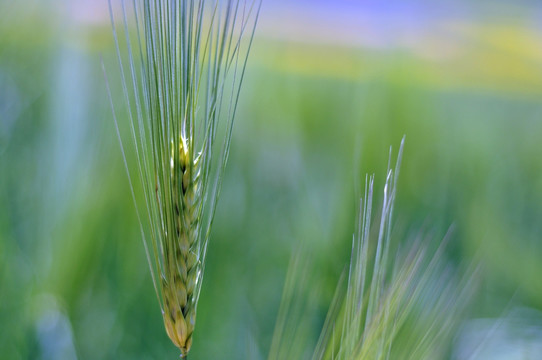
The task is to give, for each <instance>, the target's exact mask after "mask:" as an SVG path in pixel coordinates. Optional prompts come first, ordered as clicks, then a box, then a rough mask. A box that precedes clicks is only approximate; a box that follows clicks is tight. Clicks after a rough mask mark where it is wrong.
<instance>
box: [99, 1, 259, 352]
mask: <svg viewBox="0 0 542 360" xmlns="http://www.w3.org/2000/svg"><path fill="white" fill-rule="evenodd" d="M111 1H112V0H110V1H109V9H110V14H111V23H112V28H113V36H114V39H115V44H116V49H117V55H118V59H119V65H120V75H121V78H122V96H123V98H124V101H125V103H126V104H127V111H128V118H129V121H128V122H127V123H126V124H124V123H122V121H117V120H116V119H117V116H115V124H116V127H117V133H118V136H119V140H120V141H119V142H120V144H121V149H122V152H123V156H124V161H125V165H126V168H127V171H128V177H129V180H130V186H131V189H132V196H133V198H134V202H135V204H136V210H137V215H138V218H139V221H140V223H141V232H142V236H143V239H144V245H145V250H146V254H147V260H148V262H149V266H150V270H151V274H152V278H153V282H154V287H155V291H156V295H157V297H158V300H159V302H160V305H161V308H162V315H163V320H164V326H165V329H166V333H167V335H168V336H169V338H170V339H171V341H172V342H173V343H174V344H175V345H176V346H177V347H178V348H179V349H180V351H181V356H182V357H186V356H187V354H188V352H189V351H190V347H191V345H192V339H193V333H194V329H195V324H196V313H197V304H198V298H199V294H200V290H201V284H202V279H203V273H204V270H205V255H206V252H207V244H208V240H209V234H210V230H211V225H212V223H213V219H214V213H215V209H216V204H217V200H218V197H219V193H220V186H221V183H222V176H223V172H224V168H225V166H226V162H227V159H228V154H229V147H230V142H231V137H232V130H233V121H234V118H235V113H236V108H237V103H238V100H239V94H240V89H241V83H242V81H243V78H244V74H245V68H246V62H247V58H248V53H249V51H250V47H251V45H252V40H253V37H254V29H255V26H256V23H257V19H258V14H259V10H260V6H261V2H260V0H214V1H213V0H169V1H167V0H133V1H132V3H131V5H132V6H131V7H130V8H128V6H127V5H126V3H125V1H124V0H120V4H121V6H122V13H121V14H122V21H121V22H120V23H121V24H122V25H123V31H124V40H123V41H120V39H119V35H118V29H117V26H116V25H117V24H118V23H119V21H117V20H115V16H114V12H113V6H112V4H111ZM129 14H130V15H132V16H129ZM134 34H135V36H133V35H134ZM243 39H245V40H243ZM123 47H126V50H127V51H126V53H127V55H126V56H123V53H124V52H123V51H122V49H121V48H123ZM108 92H109V93H110V98H112V96H111V92H110V90H109V86H108ZM111 103H112V104H113V101H112V100H111ZM119 119H120V118H119ZM217 140H219V141H218V143H217ZM217 145H218V146H217ZM133 158H135V160H131V159H133Z"/></svg>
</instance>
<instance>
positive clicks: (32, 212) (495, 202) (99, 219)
mask: <svg viewBox="0 0 542 360" xmlns="http://www.w3.org/2000/svg"><path fill="white" fill-rule="evenodd" d="M104 2H105V1H104ZM29 3H31V4H32V6H30V5H29V6H28V7H27V8H25V6H24V5H23V6H18V5H16V4H15V3H14V2H9V1H8V2H6V3H4V4H2V3H0V358H1V359H76V358H77V359H158V358H162V359H166V358H171V359H173V358H175V357H177V356H178V352H177V350H176V349H175V348H174V346H173V345H171V344H170V341H169V339H168V338H167V336H166V334H165V331H164V330H163V325H162V320H161V316H160V313H159V308H158V304H157V301H156V297H155V294H154V291H153V288H152V281H151V278H150V276H149V271H148V266H147V262H146V260H145V254H144V251H143V246H142V241H141V237H140V233H139V227H138V224H137V220H136V215H135V210H134V207H133V204H132V201H131V195H130V190H129V186H128V180H127V177H126V174H125V170H124V165H123V162H122V154H121V151H120V147H119V145H118V141H117V137H116V133H115V128H114V122H113V118H112V113H111V109H110V105H109V100H108V97H107V95H106V91H105V80H104V75H103V72H102V65H101V59H102V58H103V62H104V64H105V67H106V69H107V76H108V80H109V82H110V84H111V86H112V88H113V92H114V93H118V92H119V91H120V79H119V76H118V73H117V63H116V55H115V53H114V47H113V41H112V36H111V29H110V26H109V24H108V22H107V21H108V20H107V13H105V19H103V16H102V15H103V13H101V12H97V14H95V15H92V16H91V15H89V12H90V10H88V9H87V10H85V11H83V10H81V11H82V12H81V13H77V12H75V13H74V12H70V11H74V9H77V6H76V5H67V4H69V3H61V2H52V1H50V2H47V3H46V4H45V3H44V4H41V5H39V4H38V3H37V2H31V1H30V2H29ZM346 3H348V4H350V2H346ZM82 4H83V3H82ZM533 4H534V2H533V3H532V4H530V3H526V4H524V5H522V6H517V7H513V8H512V7H510V9H508V8H507V7H506V6H505V5H501V6H500V7H499V8H498V9H500V10H499V12H496V13H493V12H491V11H489V10H487V9H486V8H485V7H483V6H480V8H478V9H477V10H476V11H474V10H473V12H472V13H471V12H465V13H461V14H463V15H461V16H459V15H458V16H456V17H451V18H443V19H442V21H441V22H435V23H436V24H433V25H431V26H428V27H427V28H423V27H422V28H421V30H420V31H418V32H408V31H406V30H405V33H403V35H405V36H404V38H403V37H401V40H400V41H383V42H384V43H383V44H370V43H367V42H364V41H360V42H358V41H357V40H356V39H358V37H357V35H358V34H359V38H360V39H362V38H363V39H367V38H371V37H370V36H369V35H367V34H366V33H365V34H364V33H361V32H359V33H358V29H350V28H349V27H348V26H344V28H340V29H338V28H337V27H329V28H327V27H325V26H331V25H329V24H328V23H326V22H319V21H320V20H319V18H318V17H317V15H314V14H313V15H314V16H315V17H316V18H315V19H313V20H311V18H309V15H310V14H312V12H311V11H307V14H309V15H307V18H302V16H303V14H305V12H303V11H300V9H303V7H304V6H309V5H307V4H304V3H302V2H300V3H299V5H298V7H299V8H298V9H297V10H296V11H293V10H291V12H289V13H288V14H290V17H286V18H285V19H286V20H283V22H280V21H279V20H280V16H281V14H282V13H281V12H280V11H279V10H277V8H275V7H273V6H272V5H269V6H268V7H266V6H264V8H263V12H264V13H263V15H262V16H263V17H262V24H261V25H262V26H261V28H260V30H259V31H258V33H257V36H256V39H255V43H254V48H253V52H252V55H251V58H250V62H249V66H248V69H247V74H246V80H245V83H244V88H243V91H242V99H241V102H240V107H239V112H238V117H237V120H236V128H235V131H234V139H233V145H232V150H231V156H230V159H229V163H228V169H227V171H226V175H225V179H224V185H223V189H222V195H221V200H220V203H219V206H218V210H217V217H216V221H215V224H214V228H213V233H212V239H211V242H210V247H209V252H208V259H207V267H206V273H205V280H204V284H203V289H202V294H201V300H200V305H199V308H198V323H197V327H196V336H195V338H194V345H193V351H192V352H191V357H192V358H193V359H217V358H220V359H238V358H246V357H247V354H248V353H249V352H248V349H249V348H250V347H251V346H253V343H254V342H256V344H257V345H258V346H259V350H260V352H261V354H262V357H265V356H264V355H263V354H265V353H266V351H267V349H268V347H269V346H270V338H271V335H272V331H273V327H274V322H275V318H276V315H277V311H278V305H279V303H280V299H281V291H282V284H283V281H284V277H285V274H286V271H287V266H288V260H289V258H290V255H291V253H292V251H293V249H294V248H295V247H296V245H297V244H298V243H299V242H300V241H308V242H309V244H310V245H311V247H312V248H313V255H314V258H315V260H314V261H315V264H316V265H315V267H316V268H317V271H316V273H317V277H318V278H319V282H320V285H321V289H320V290H321V291H320V293H319V294H320V295H319V296H320V298H319V300H318V309H319V312H317V313H315V315H314V324H315V326H314V334H315V336H317V335H318V332H319V330H318V329H319V327H320V325H321V323H322V321H323V317H324V316H325V312H326V309H327V306H328V304H329V301H330V299H331V297H332V294H333V291H334V289H335V284H336V282H337V279H338V277H339V275H340V273H341V271H342V270H343V268H344V266H345V264H346V263H347V261H348V257H349V255H350V242H351V239H352V235H351V234H352V232H353V230H354V219H355V210H356V193H357V192H358V190H359V188H360V187H361V183H360V180H359V179H364V174H365V173H366V172H370V173H373V172H374V173H375V174H376V182H377V183H378V184H382V183H383V181H384V175H385V168H386V165H387V161H388V150H389V146H390V145H392V146H393V147H394V149H396V148H397V147H398V145H399V143H400V140H401V138H402V136H403V135H406V147H405V153H404V161H403V166H402V169H401V175H400V181H399V194H398V202H397V207H396V210H395V213H396V217H395V218H396V239H397V241H400V240H401V239H402V238H403V237H404V235H405V234H410V233H415V232H417V231H418V230H419V229H425V230H427V231H430V232H432V233H434V234H435V236H433V237H432V238H434V239H435V240H438V239H440V238H442V236H443V235H444V234H445V233H446V232H447V230H448V229H449V228H450V226H452V225H453V232H452V236H451V238H450V240H449V245H448V248H447V258H448V259H449V260H450V262H451V263H452V264H455V266H457V268H459V269H461V268H462V267H464V266H465V264H468V263H470V262H473V261H474V262H477V263H480V264H481V271H480V274H479V276H478V280H477V284H478V285H477V292H476V295H475V297H474V300H473V301H472V304H471V306H470V307H469V310H468V315H469V317H470V318H471V319H480V318H496V317H500V316H503V315H508V314H509V313H510V312H512V313H514V314H519V315H517V317H516V318H514V319H515V320H514V321H515V323H514V324H516V325H517V324H519V325H517V326H516V328H514V327H506V329H505V330H507V331H505V334H504V335H503V334H501V333H499V332H498V331H497V332H495V333H496V334H497V335H499V334H501V335H502V337H503V340H502V341H500V342H499V344H500V345H499V346H504V349H505V350H502V351H501V354H500V355H501V356H502V354H512V355H510V357H507V359H516V358H517V359H522V357H513V356H515V355H514V354H517V353H520V354H521V353H522V352H521V351H522V350H521V349H525V348H527V349H529V350H528V351H533V350H532V349H540V348H541V347H542V345H541V344H542V281H541V276H542V145H541V143H542V29H541V28H540V26H539V25H538V26H536V23H537V22H536V19H537V18H538V19H540V16H538V17H537V16H536V14H537V13H538V14H542V9H541V8H540V6H535V5H533ZM81 6H82V8H83V9H86V8H85V7H84V6H83V5H81ZM86 6H87V7H89V9H90V5H86ZM319 6H322V7H324V8H325V4H324V5H322V4H320V5H319ZM433 7H434V5H433ZM72 8H73V9H72ZM67 9H68V10H69V11H68V10H67ZM421 9H423V8H421ZM266 11H267V13H266ZM382 11H384V13H385V10H382ZM420 11H421V10H420ZM74 14H75V15H74ZM333 14H335V16H337V15H336V12H333ZM398 14H399V15H397V19H401V16H400V14H401V12H400V11H399V12H398ZM296 17H300V18H299V22H298V23H297V22H295V21H294V20H292V19H295V18H296ZM311 21H312V22H311ZM360 21H362V20H360ZM412 21H413V22H415V21H414V20H412ZM308 23H311V24H312V25H311V26H313V27H314V29H315V31H314V33H312V35H313V36H312V37H311V36H310V35H311V34H310V33H311V31H309V30H310V26H309V25H307V24H308ZM338 23H340V21H339V22H338ZM539 23H540V21H538V24H539ZM382 26H384V25H382ZM406 28H408V29H409V27H406ZM303 29H304V31H301V30H303ZM360 29H361V30H363V29H364V27H363V26H361V27H360ZM365 29H366V30H367V31H369V30H371V31H375V29H379V27H378V26H377V25H374V24H373V27H372V28H370V29H369V28H365ZM394 29H395V31H396V33H397V34H401V33H402V31H401V27H400V25H397V24H395V27H394ZM298 30H299V31H298ZM361 30H360V31H361ZM381 30H382V31H386V29H385V27H384V28H383V29H381ZM318 31H320V32H318ZM307 33H309V34H307ZM330 34H331V35H330ZM341 34H343V35H341ZM397 34H395V35H394V33H392V34H391V35H387V36H388V37H391V38H392V39H396V35H397ZM409 34H410V35H409ZM290 35H291V36H290ZM320 35H321V36H320ZM324 35H329V37H326V36H324ZM407 35H409V36H407ZM375 37H376V38H378V36H376V35H375ZM337 39H343V40H344V41H342V42H340V41H337ZM116 98H117V100H120V99H122V97H121V96H117V97H116ZM115 106H116V107H117V109H119V112H120V115H121V116H122V113H123V109H124V104H123V103H122V102H118V103H117V104H116V105H115ZM124 110H125V109H124ZM378 201H380V200H378ZM436 246H438V243H437V242H435V244H434V247H436ZM486 322H487V323H488V324H490V325H487V326H488V327H491V324H492V322H491V320H487V321H486ZM484 324H485V323H484ZM478 325H480V323H479V322H475V321H474V320H472V322H468V323H466V324H465V326H464V327H463V328H462V331H464V333H459V334H458V341H457V344H456V345H455V347H454V348H452V349H450V357H451V358H453V357H454V356H456V358H460V357H459V355H457V354H461V351H463V350H462V348H461V347H462V346H468V344H466V343H465V341H463V340H464V338H465V337H469V338H470V337H471V335H472V336H475V335H476V331H478V330H480V328H479V327H477V326H478ZM482 325H483V324H482ZM482 329H483V327H482ZM524 329H530V332H528V334H527V333H523V332H522V331H524ZM516 330H518V331H519V332H518V331H516ZM473 334H474V335H473ZM467 335H468V336H467ZM461 339H463V340H461ZM507 341H509V343H510V344H508V343H507ZM503 343H504V345H503ZM506 351H508V352H506ZM453 354H456V355H453ZM479 356H480V357H479V358H483V356H484V351H481V353H480V354H479ZM487 356H488V357H487V358H491V357H490V356H491V355H487Z"/></svg>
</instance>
